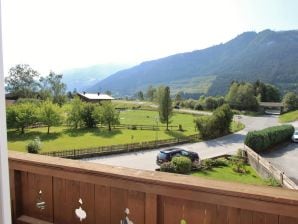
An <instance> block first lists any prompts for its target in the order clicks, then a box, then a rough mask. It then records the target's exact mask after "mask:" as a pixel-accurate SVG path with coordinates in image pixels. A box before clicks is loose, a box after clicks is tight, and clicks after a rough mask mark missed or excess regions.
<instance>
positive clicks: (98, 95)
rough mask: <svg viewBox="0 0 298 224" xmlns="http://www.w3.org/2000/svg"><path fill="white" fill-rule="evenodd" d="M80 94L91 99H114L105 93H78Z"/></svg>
mask: <svg viewBox="0 0 298 224" xmlns="http://www.w3.org/2000/svg"><path fill="white" fill-rule="evenodd" d="M78 95H80V96H82V97H84V98H86V99H89V100H114V98H113V97H111V96H109V95H107V94H103V93H86V92H83V93H78Z"/></svg>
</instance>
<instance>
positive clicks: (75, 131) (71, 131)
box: [63, 128, 99, 137]
mask: <svg viewBox="0 0 298 224" xmlns="http://www.w3.org/2000/svg"><path fill="white" fill-rule="evenodd" d="M98 130H99V129H98V128H78V129H74V128H68V129H65V130H64V131H63V133H64V134H66V135H68V136H70V137H79V136H83V135H85V134H88V133H94V132H97V131H98Z"/></svg>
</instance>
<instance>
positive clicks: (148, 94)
mask: <svg viewBox="0 0 298 224" xmlns="http://www.w3.org/2000/svg"><path fill="white" fill-rule="evenodd" d="M155 93H156V89H155V88H153V86H149V87H148V89H147V92H146V98H147V99H148V100H149V101H151V102H152V101H154V97H155Z"/></svg>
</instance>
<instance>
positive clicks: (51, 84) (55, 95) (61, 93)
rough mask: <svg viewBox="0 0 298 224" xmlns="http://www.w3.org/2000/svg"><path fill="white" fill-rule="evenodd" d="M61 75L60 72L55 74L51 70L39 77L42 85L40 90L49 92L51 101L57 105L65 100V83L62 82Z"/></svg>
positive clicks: (60, 104) (45, 92)
mask: <svg viewBox="0 0 298 224" xmlns="http://www.w3.org/2000/svg"><path fill="white" fill-rule="evenodd" d="M62 77H63V75H62V74H56V73H55V72H52V71H51V72H50V74H49V75H48V76H47V77H41V78H40V83H41V86H42V89H41V92H42V93H44V94H50V96H51V98H52V99H53V103H56V104H58V105H59V106H62V104H63V103H65V101H66V84H64V83H63V82H62Z"/></svg>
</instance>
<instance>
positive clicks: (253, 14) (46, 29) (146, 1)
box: [2, 0, 298, 75]
mask: <svg viewBox="0 0 298 224" xmlns="http://www.w3.org/2000/svg"><path fill="white" fill-rule="evenodd" d="M2 29H3V31H2V32H3V50H4V52H3V56H4V72H5V74H6V75H7V73H8V70H9V68H10V67H11V66H13V65H15V64H19V63H24V64H29V65H30V66H31V67H33V68H34V69H36V70H38V71H39V72H40V73H41V74H47V73H48V72H49V71H50V70H53V71H55V72H61V71H63V70H66V69H71V68H79V67H87V66H90V65H95V64H128V65H135V64H138V63H141V62H142V61H146V60H152V59H157V58H161V57H164V56H168V55H172V54H175V53H182V52H187V51H193V50H198V49H203V48H207V47H210V46H213V45H216V44H220V43H225V42H227V41H229V40H230V39H232V38H234V37H236V36H237V35H239V34H241V33H243V32H245V31H256V32H259V31H262V30H264V29H271V30H275V31H279V30H292V29H298V0H2Z"/></svg>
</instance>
